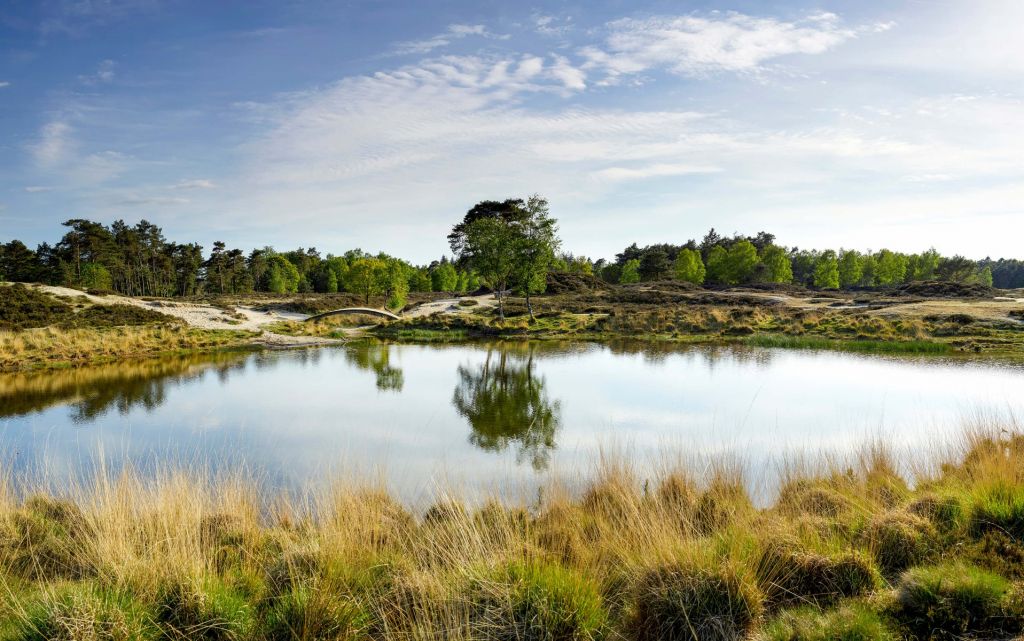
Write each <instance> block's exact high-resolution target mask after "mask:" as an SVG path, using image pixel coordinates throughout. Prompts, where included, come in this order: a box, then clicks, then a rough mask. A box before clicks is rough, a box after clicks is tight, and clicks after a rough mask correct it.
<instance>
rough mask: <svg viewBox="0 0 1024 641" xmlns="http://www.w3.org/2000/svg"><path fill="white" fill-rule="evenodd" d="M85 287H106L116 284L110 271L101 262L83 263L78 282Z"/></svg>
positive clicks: (107, 288)
mask: <svg viewBox="0 0 1024 641" xmlns="http://www.w3.org/2000/svg"><path fill="white" fill-rule="evenodd" d="M76 284H77V285H78V286H79V287H83V288H85V289H106V290H109V289H110V288H111V287H113V286H114V281H113V279H112V278H111V277H110V271H109V270H108V269H107V268H106V267H104V266H103V265H101V264H99V263H83V264H82V272H81V276H80V277H79V279H78V282H77V283H76Z"/></svg>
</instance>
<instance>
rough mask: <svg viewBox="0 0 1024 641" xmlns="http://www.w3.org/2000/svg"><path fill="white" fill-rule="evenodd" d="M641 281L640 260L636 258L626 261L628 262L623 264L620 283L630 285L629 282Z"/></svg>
mask: <svg viewBox="0 0 1024 641" xmlns="http://www.w3.org/2000/svg"><path fill="white" fill-rule="evenodd" d="M639 282H640V260H639V259H637V258H634V259H632V260H628V261H626V264H625V265H623V266H622V271H621V272H620V273H619V283H620V284H623V285H628V284H629V283H639Z"/></svg>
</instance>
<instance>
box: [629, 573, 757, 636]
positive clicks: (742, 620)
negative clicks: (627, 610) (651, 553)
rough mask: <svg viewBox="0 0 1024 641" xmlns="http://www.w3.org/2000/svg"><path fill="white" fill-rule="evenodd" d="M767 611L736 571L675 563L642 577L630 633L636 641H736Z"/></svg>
mask: <svg viewBox="0 0 1024 641" xmlns="http://www.w3.org/2000/svg"><path fill="white" fill-rule="evenodd" d="M762 610H763V605H762V596H761V593H760V592H759V591H758V589H757V587H756V586H755V585H754V584H753V582H752V581H750V580H749V579H748V578H747V577H745V576H744V575H742V574H740V573H738V572H737V571H736V570H735V569H734V568H731V567H721V568H706V567H700V566H696V565H690V564H686V563H671V564H666V565H661V566H658V567H656V568H653V569H651V570H649V571H648V572H646V573H645V574H644V575H643V576H641V577H640V579H639V581H638V582H637V585H636V589H635V592H634V596H633V612H632V614H631V616H630V620H629V623H628V628H629V631H630V632H631V633H632V638H634V639H635V640H636V641H680V640H684V641H737V640H739V639H742V638H744V637H745V636H746V635H747V634H749V633H750V632H751V630H752V629H753V627H754V625H755V623H756V622H757V621H758V619H759V618H760V616H761V613H762Z"/></svg>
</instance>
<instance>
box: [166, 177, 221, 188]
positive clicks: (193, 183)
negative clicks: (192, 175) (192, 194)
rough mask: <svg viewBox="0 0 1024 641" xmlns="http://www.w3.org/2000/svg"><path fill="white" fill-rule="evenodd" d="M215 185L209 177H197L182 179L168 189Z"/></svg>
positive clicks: (212, 186)
mask: <svg viewBox="0 0 1024 641" xmlns="http://www.w3.org/2000/svg"><path fill="white" fill-rule="evenodd" d="M216 187H217V185H216V184H215V183H214V182H213V181H212V180H209V179H206V178H197V179H194V180H182V181H181V182H177V183H175V184H173V185H171V186H170V187H169V189H175V190H186V189H215V188H216Z"/></svg>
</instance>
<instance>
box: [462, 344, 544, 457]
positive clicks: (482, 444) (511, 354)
mask: <svg viewBox="0 0 1024 641" xmlns="http://www.w3.org/2000/svg"><path fill="white" fill-rule="evenodd" d="M536 349H537V346H536V345H535V344H527V345H519V346H517V349H514V348H512V347H510V346H507V345H506V346H503V347H501V348H495V347H488V348H487V356H486V357H485V359H484V362H483V363H482V364H480V365H477V366H475V367H473V366H466V365H459V368H458V384H457V385H456V387H455V393H454V395H453V396H452V405H453V406H454V407H455V410H456V411H457V412H458V413H459V415H460V416H462V417H463V418H465V419H466V420H467V421H468V422H469V427H470V429H471V434H470V436H469V442H470V443H472V444H473V445H475V446H477V447H479V448H480V449H482V450H486V451H491V452H501V451H504V450H505V449H507V448H508V447H509V446H514V447H515V449H516V461H517V462H518V463H522V462H524V461H529V462H530V465H531V466H532V467H533V469H535V470H543V469H545V468H546V467H547V466H548V463H549V462H550V461H551V452H552V450H554V448H555V433H556V432H557V431H558V427H559V424H560V413H561V407H560V404H559V402H558V401H552V400H550V399H549V398H548V395H547V391H546V390H545V389H544V387H545V381H544V378H543V377H539V376H536V375H535V374H534V371H533V359H534V353H535V351H536Z"/></svg>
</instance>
